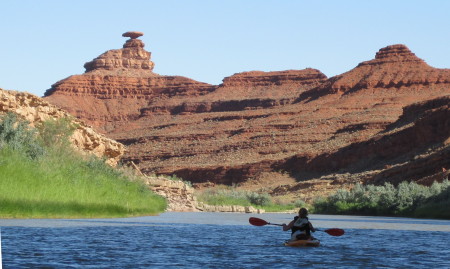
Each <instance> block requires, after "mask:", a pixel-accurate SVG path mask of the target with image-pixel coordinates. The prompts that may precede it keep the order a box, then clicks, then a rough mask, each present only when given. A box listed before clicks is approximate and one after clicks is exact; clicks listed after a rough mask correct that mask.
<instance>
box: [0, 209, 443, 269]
mask: <svg viewBox="0 0 450 269" xmlns="http://www.w3.org/2000/svg"><path fill="white" fill-rule="evenodd" d="M293 216H294V214H260V215H258V214H238V213H175V212H168V213H164V214H161V215H159V216H152V217H136V218H123V219H27V220H21V219H0V227H1V231H0V232H1V250H2V255H1V257H2V258H3V268H5V269H8V268H14V269H15V268H234V269H238V268H450V221H447V220H428V219H411V218H387V217H359V216H331V215H310V220H311V222H312V223H313V224H314V226H315V227H316V228H334V227H336V228H341V229H344V230H345V234H344V235H343V236H339V237H335V236H330V235H328V234H326V233H324V232H316V233H315V234H314V236H315V237H317V238H319V239H320V240H321V246H320V247H317V248H305V247H303V248H292V247H285V246H283V242H284V240H286V239H288V238H289V232H283V231H281V227H278V226H269V225H266V226H262V227H257V226H252V225H250V224H249V222H248V219H249V217H258V218H262V219H264V220H266V221H269V222H271V223H288V222H289V221H290V220H291V219H292V218H293Z"/></svg>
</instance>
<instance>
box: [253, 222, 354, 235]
mask: <svg viewBox="0 0 450 269" xmlns="http://www.w3.org/2000/svg"><path fill="white" fill-rule="evenodd" d="M248 222H250V224H251V225H255V226H264V225H277V226H283V225H282V224H276V223H270V222H267V221H265V220H263V219H260V218H255V217H251V218H249V219H248ZM316 231H321V232H326V233H327V234H329V235H332V236H341V235H343V234H344V233H345V231H344V230H342V229H338V228H331V229H326V230H319V229H316Z"/></svg>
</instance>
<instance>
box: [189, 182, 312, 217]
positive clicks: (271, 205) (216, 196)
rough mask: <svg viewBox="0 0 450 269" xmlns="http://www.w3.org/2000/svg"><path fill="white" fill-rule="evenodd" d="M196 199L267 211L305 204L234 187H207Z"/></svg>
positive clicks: (277, 210) (210, 203)
mask: <svg viewBox="0 0 450 269" xmlns="http://www.w3.org/2000/svg"><path fill="white" fill-rule="evenodd" d="M197 199H198V201H200V202H203V203H205V204H208V205H240V206H253V207H255V208H262V209H264V210H265V211H267V212H279V211H288V210H293V209H295V208H298V207H302V206H306V204H305V202H303V201H302V200H298V201H296V202H294V203H283V202H282V201H280V200H274V199H273V198H272V197H271V196H270V195H269V194H268V193H258V192H252V191H244V190H239V189H237V188H235V187H228V188H225V187H224V188H218V189H208V190H205V191H203V192H201V193H198V195H197Z"/></svg>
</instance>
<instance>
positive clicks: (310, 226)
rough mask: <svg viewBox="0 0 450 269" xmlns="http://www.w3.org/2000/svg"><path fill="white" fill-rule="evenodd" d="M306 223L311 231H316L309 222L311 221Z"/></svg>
mask: <svg viewBox="0 0 450 269" xmlns="http://www.w3.org/2000/svg"><path fill="white" fill-rule="evenodd" d="M308 223H309V229H310V230H311V231H312V232H313V233H315V232H316V229H314V227H313V225H312V223H311V222H308Z"/></svg>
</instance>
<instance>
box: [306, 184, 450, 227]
mask: <svg viewBox="0 0 450 269" xmlns="http://www.w3.org/2000/svg"><path fill="white" fill-rule="evenodd" d="M449 208H450V182H449V181H448V180H444V181H443V182H442V183H438V182H435V183H433V185H431V186H430V187H427V186H423V185H419V184H416V183H414V182H402V183H400V184H399V185H398V186H397V187H394V186H393V185H392V184H390V183H386V184H384V185H383V186H374V185H365V186H364V185H356V186H355V187H354V188H353V189H351V190H350V191H348V190H339V191H338V192H336V193H335V194H333V195H331V196H329V197H328V198H326V199H318V200H316V201H315V203H314V212H315V213H325V214H345V215H371V216H403V217H418V218H439V219H450V210H449Z"/></svg>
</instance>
